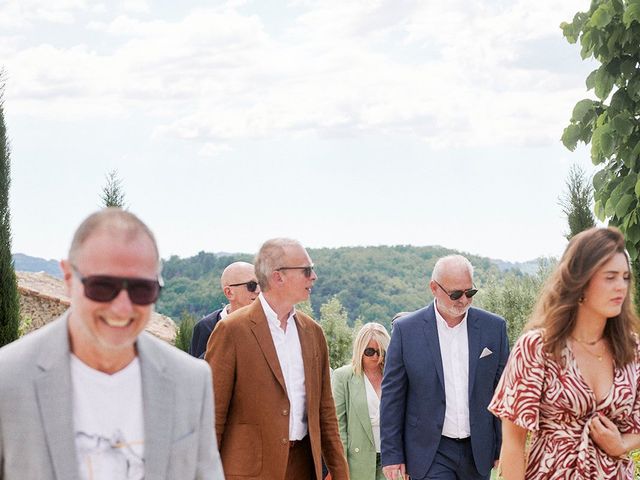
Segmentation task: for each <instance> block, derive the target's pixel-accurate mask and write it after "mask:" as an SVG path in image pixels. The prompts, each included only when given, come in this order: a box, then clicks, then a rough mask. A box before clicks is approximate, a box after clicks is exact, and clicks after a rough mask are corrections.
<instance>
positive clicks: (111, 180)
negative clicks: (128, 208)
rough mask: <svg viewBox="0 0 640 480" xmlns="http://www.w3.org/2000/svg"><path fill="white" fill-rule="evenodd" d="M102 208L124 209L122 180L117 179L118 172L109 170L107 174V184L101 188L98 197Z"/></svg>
mask: <svg viewBox="0 0 640 480" xmlns="http://www.w3.org/2000/svg"><path fill="white" fill-rule="evenodd" d="M100 200H101V201H102V206H103V207H105V208H106V207H118V208H125V205H124V191H123V190H122V180H120V179H119V178H118V172H117V171H116V170H111V171H110V172H109V173H107V184H106V185H105V186H104V187H103V188H102V194H101V195H100Z"/></svg>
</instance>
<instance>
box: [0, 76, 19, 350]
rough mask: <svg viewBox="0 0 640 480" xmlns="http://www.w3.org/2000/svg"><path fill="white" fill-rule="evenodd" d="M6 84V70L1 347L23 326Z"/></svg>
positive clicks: (0, 151) (0, 131)
mask: <svg viewBox="0 0 640 480" xmlns="http://www.w3.org/2000/svg"><path fill="white" fill-rule="evenodd" d="M4 85H5V83H4V73H3V71H0V346H2V345H6V344H7V343H10V342H13V341H14V340H15V339H16V338H18V329H19V327H20V300H19V297H18V284H17V280H16V272H15V270H14V268H13V259H12V257H11V215H10V211H9V186H10V184H11V158H10V151H9V141H8V139H7V127H6V125H5V122H4Z"/></svg>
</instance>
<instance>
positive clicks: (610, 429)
mask: <svg viewBox="0 0 640 480" xmlns="http://www.w3.org/2000/svg"><path fill="white" fill-rule="evenodd" d="M589 427H590V428H589V436H590V437H591V439H592V440H593V441H594V442H595V443H596V445H598V447H600V448H601V449H602V450H604V451H605V452H606V453H607V455H609V456H611V457H621V456H622V455H624V454H625V453H627V449H626V447H625V445H624V442H623V441H622V435H620V431H619V430H618V427H616V424H615V423H613V422H612V421H611V420H609V419H608V418H607V417H605V416H604V415H602V414H601V413H599V414H598V415H596V416H594V417H593V418H592V419H591V424H590V426H589Z"/></svg>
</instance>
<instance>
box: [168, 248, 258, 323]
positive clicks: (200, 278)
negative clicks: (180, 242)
mask: <svg viewBox="0 0 640 480" xmlns="http://www.w3.org/2000/svg"><path fill="white" fill-rule="evenodd" d="M237 261H245V262H253V259H252V258H251V256H249V255H242V254H237V255H227V256H220V257H217V256H216V255H214V254H213V253H205V252H200V253H198V254H197V255H196V256H194V257H191V258H185V259H181V258H179V257H177V256H175V255H174V256H172V257H171V258H169V260H167V261H165V262H164V264H163V266H162V276H163V277H164V280H165V287H164V288H163V289H162V294H161V295H160V299H159V300H158V302H157V304H156V309H157V310H158V312H160V313H162V314H164V315H167V316H169V317H171V318H174V319H179V318H180V317H181V315H182V313H183V312H188V313H190V314H192V315H195V316H196V317H197V318H202V317H203V316H205V315H206V314H208V313H211V312H212V311H213V310H216V309H218V308H220V307H221V306H222V305H224V304H226V303H227V299H226V297H225V296H224V294H223V293H222V289H221V288H220V275H222V271H223V270H224V269H225V268H226V267H227V266H228V265H229V264H230V263H233V262H237ZM178 321H179V320H178Z"/></svg>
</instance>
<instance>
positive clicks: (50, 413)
mask: <svg viewBox="0 0 640 480" xmlns="http://www.w3.org/2000/svg"><path fill="white" fill-rule="evenodd" d="M61 267H62V270H63V273H64V280H65V283H66V285H67V289H68V292H69V297H70V299H71V306H70V308H69V310H68V311H67V312H66V313H65V314H63V315H62V317H60V318H59V319H57V320H55V321H53V322H52V323H50V324H49V325H47V326H45V327H43V328H41V329H40V330H38V331H36V332H34V333H31V334H29V335H27V336H25V337H23V338H21V339H20V340H18V341H16V342H13V343H12V344H10V345H7V346H5V347H4V348H2V349H0V386H1V387H0V479H2V480H24V479H38V480H54V479H55V480H85V479H89V478H91V479H96V480H99V479H109V480H142V479H146V480H156V479H157V480H160V479H163V480H184V479H194V480H195V479H198V480H200V479H203V480H204V479H209V480H223V479H224V475H223V473H222V466H221V462H220V457H219V454H218V448H217V445H216V437H215V431H214V422H213V395H212V387H211V372H210V370H209V366H208V365H207V364H206V363H205V362H201V361H198V360H196V359H194V358H192V357H190V356H189V355H187V354H185V353H183V352H180V351H178V350H177V349H175V348H173V347H171V346H169V345H166V344H164V343H163V342H162V341H160V340H157V339H155V338H154V337H152V336H151V335H149V334H147V333H145V332H144V328H145V326H146V325H147V323H148V321H149V318H150V316H151V311H152V309H153V303H154V302H155V301H156V299H157V298H158V294H159V292H160V288H161V283H162V280H161V277H160V263H159V255H158V248H157V245H156V242H155V239H154V237H153V234H152V233H151V231H150V230H149V229H148V227H147V226H146V225H145V224H144V223H142V221H140V220H139V219H138V218H137V217H136V216H134V215H133V214H131V213H129V212H125V211H122V210H119V209H113V208H110V209H105V210H102V211H100V212H97V213H94V214H93V215H91V216H89V217H88V218H87V219H86V220H85V221H84V222H83V223H82V224H81V225H80V227H79V228H78V230H77V231H76V233H75V236H74V238H73V241H72V244H71V248H70V250H69V256H68V259H67V260H63V261H62V262H61Z"/></svg>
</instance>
